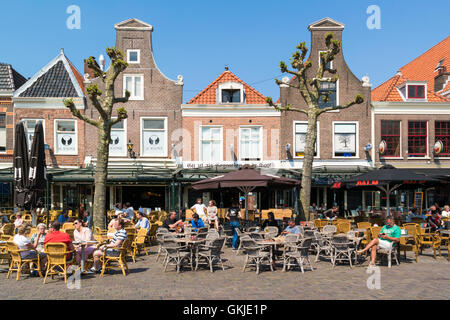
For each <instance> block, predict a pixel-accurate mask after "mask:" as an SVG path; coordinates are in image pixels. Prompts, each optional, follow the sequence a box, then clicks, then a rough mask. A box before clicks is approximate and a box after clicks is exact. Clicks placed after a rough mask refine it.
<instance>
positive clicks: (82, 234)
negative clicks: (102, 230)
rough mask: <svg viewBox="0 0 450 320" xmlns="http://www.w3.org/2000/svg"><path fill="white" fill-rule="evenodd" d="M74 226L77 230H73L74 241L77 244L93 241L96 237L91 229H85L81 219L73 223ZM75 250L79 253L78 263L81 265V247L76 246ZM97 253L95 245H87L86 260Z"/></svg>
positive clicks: (85, 249)
mask: <svg viewBox="0 0 450 320" xmlns="http://www.w3.org/2000/svg"><path fill="white" fill-rule="evenodd" d="M73 226H74V227H75V230H73V239H74V240H75V242H86V241H93V240H94V236H93V235H92V231H91V229H89V228H86V227H83V223H82V222H81V220H80V219H77V220H75V221H74V222H73ZM74 246H75V249H76V251H77V263H78V264H80V262H81V250H82V249H81V246H80V245H79V244H78V245H74ZM94 251H95V247H94V244H87V245H86V246H85V247H84V255H85V257H86V258H88V257H89V256H91V255H92V254H93V253H94Z"/></svg>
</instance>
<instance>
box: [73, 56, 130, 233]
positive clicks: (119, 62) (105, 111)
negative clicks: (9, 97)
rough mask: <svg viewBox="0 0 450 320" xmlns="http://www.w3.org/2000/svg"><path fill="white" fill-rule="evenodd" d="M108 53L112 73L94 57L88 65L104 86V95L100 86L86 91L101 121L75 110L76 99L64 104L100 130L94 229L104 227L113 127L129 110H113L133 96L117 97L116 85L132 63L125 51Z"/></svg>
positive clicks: (93, 86) (94, 86) (96, 169)
mask: <svg viewBox="0 0 450 320" xmlns="http://www.w3.org/2000/svg"><path fill="white" fill-rule="evenodd" d="M106 53H107V54H108V56H109V58H110V59H111V65H110V66H109V68H108V70H106V71H103V70H102V69H101V68H100V67H99V66H98V64H97V63H96V62H95V59H94V57H89V58H88V59H87V60H86V63H87V65H88V67H89V68H91V69H92V70H93V72H94V74H95V75H96V76H98V77H99V78H100V80H101V81H102V82H103V84H104V93H103V92H102V91H100V89H99V87H98V85H97V84H90V85H89V86H88V87H87V88H86V94H87V96H88V98H89V99H90V100H91V102H92V104H93V105H94V107H95V109H97V111H98V113H99V115H100V116H99V118H98V119H91V118H89V117H87V116H86V115H85V114H82V113H81V112H80V110H78V109H77V108H76V107H75V104H74V103H73V100H72V99H66V100H64V105H65V106H66V107H67V108H69V109H70V111H71V112H72V114H73V115H74V116H75V117H77V118H78V119H81V120H83V121H85V122H87V123H88V124H90V125H93V126H95V127H96V128H97V132H98V142H97V164H96V167H95V178H94V179H95V193H94V210H93V212H92V214H93V221H94V226H97V227H100V228H102V229H103V228H104V226H105V212H106V179H107V176H108V158H109V144H110V140H111V127H112V126H113V125H115V124H116V123H118V122H120V121H122V120H123V119H126V118H127V111H126V110H125V108H123V107H121V108H118V109H117V116H116V117H113V116H112V114H113V107H114V105H115V104H116V103H125V102H127V101H128V98H129V97H130V93H129V92H128V91H125V97H120V98H116V96H115V94H114V82H115V81H116V79H117V77H118V76H119V74H120V73H121V72H123V71H124V70H125V69H126V67H127V66H128V63H127V62H125V60H124V55H123V52H122V51H120V50H118V49H116V48H115V47H111V48H106Z"/></svg>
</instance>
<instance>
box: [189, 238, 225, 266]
mask: <svg viewBox="0 0 450 320" xmlns="http://www.w3.org/2000/svg"><path fill="white" fill-rule="evenodd" d="M225 240H226V239H225V238H215V239H214V240H212V241H211V242H210V243H208V244H206V245H201V246H199V247H198V251H197V259H196V264H195V270H197V269H198V265H199V264H200V263H201V260H202V259H204V260H205V264H207V265H209V269H210V271H211V272H213V271H214V269H213V263H214V261H216V260H217V262H220V264H221V266H222V270H225V268H224V267H223V262H222V258H221V257H220V254H221V253H222V248H223V246H224V243H225Z"/></svg>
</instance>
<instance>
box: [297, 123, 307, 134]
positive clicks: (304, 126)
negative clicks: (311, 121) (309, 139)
mask: <svg viewBox="0 0 450 320" xmlns="http://www.w3.org/2000/svg"><path fill="white" fill-rule="evenodd" d="M307 129H308V124H307V123H296V124H295V132H296V133H306V131H307Z"/></svg>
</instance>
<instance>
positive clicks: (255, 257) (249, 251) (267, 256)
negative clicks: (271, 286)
mask: <svg viewBox="0 0 450 320" xmlns="http://www.w3.org/2000/svg"><path fill="white" fill-rule="evenodd" d="M240 241H241V245H242V249H243V250H244V252H245V254H246V256H245V263H244V268H243V269H242V271H243V272H245V269H246V268H247V267H249V266H255V267H256V274H259V269H260V266H261V265H263V264H264V261H267V263H266V264H268V265H269V266H270V270H271V271H273V265H272V263H273V261H272V256H271V253H270V252H269V251H266V250H264V249H266V248H267V246H262V245H258V244H257V243H256V242H255V240H253V239H251V238H250V237H242V238H241V239H240Z"/></svg>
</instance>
